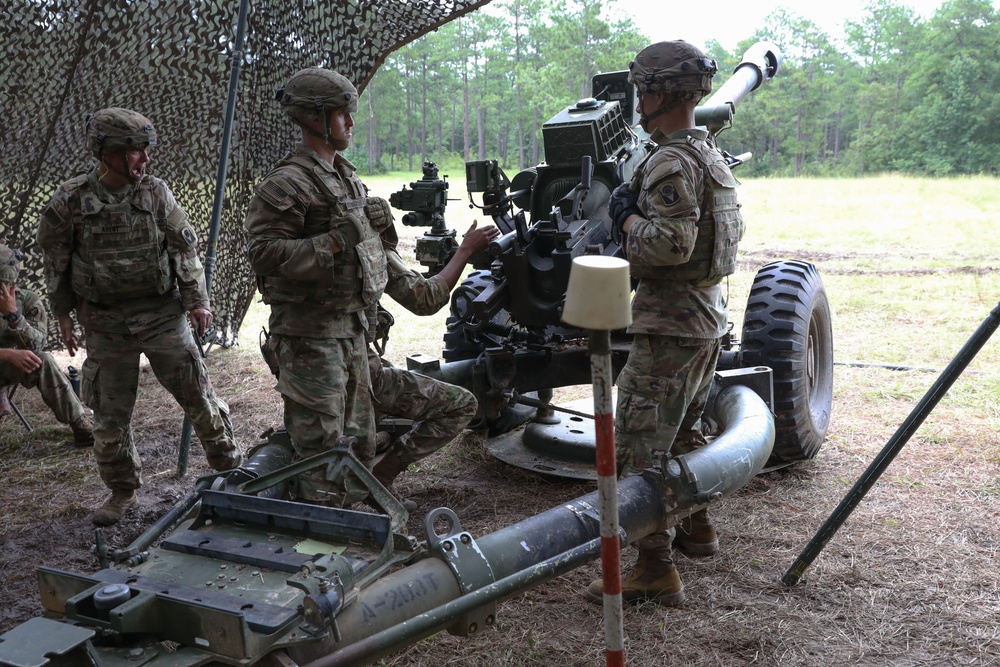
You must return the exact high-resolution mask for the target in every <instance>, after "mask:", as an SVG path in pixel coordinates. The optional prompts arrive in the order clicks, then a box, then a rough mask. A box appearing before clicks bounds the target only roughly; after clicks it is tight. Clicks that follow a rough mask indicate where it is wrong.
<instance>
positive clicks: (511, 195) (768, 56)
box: [409, 43, 833, 477]
mask: <svg viewBox="0 0 1000 667" xmlns="http://www.w3.org/2000/svg"><path fill="white" fill-rule="evenodd" d="M780 64H781V53H780V51H779V50H778V49H777V48H776V47H775V46H773V45H771V44H768V43H758V44H756V45H755V46H753V47H752V48H750V49H749V50H748V51H747V52H746V54H745V55H744V57H743V59H742V60H741V62H740V64H739V65H738V66H737V67H736V69H735V72H734V74H733V76H732V77H731V78H730V79H729V80H728V81H726V83H724V84H723V85H722V86H721V87H720V88H719V89H718V91H717V92H716V93H715V94H714V95H712V96H711V97H710V98H709V99H708V100H707V101H706V103H705V104H704V105H702V106H699V107H698V108H697V109H696V112H695V118H696V122H697V123H698V124H699V125H701V126H704V127H705V128H707V129H708V131H709V133H710V136H711V141H713V142H715V141H716V138H717V136H718V134H719V133H720V132H721V131H722V130H724V129H726V128H727V127H729V126H730V125H731V123H732V120H733V117H734V114H735V111H736V108H737V105H738V104H739V103H740V102H741V100H743V99H744V98H745V97H746V95H747V94H748V93H750V92H751V91H753V90H755V89H757V88H758V87H759V86H760V85H761V84H763V83H764V82H766V81H768V80H770V79H771V78H773V77H774V76H775V74H776V73H777V71H778V69H779V67H780ZM592 83H593V92H594V96H593V97H591V98H587V99H584V100H581V101H579V102H577V103H576V104H573V105H571V106H569V107H567V108H565V109H564V110H563V111H561V112H560V113H559V114H557V115H556V116H554V117H553V118H552V119H551V120H549V121H548V122H547V123H545V124H544V125H543V127H542V136H543V139H544V143H545V155H546V161H545V162H544V163H542V164H539V165H537V166H535V167H532V168H529V169H526V170H524V171H521V172H520V173H518V174H517V175H516V176H514V177H513V178H508V177H507V176H506V174H505V173H504V172H503V170H502V168H501V167H500V166H499V165H498V163H497V162H496V161H492V160H485V161H475V162H469V163H467V165H466V186H467V189H468V191H469V196H470V200H472V201H473V204H474V205H475V206H478V207H479V208H481V209H482V210H483V212H484V213H485V214H487V215H489V216H490V217H491V218H492V219H493V220H494V222H495V223H496V225H497V227H498V228H499V229H500V230H501V232H502V236H501V237H500V238H498V239H497V240H495V241H494V242H493V243H492V244H491V245H490V247H489V251H488V252H489V257H488V258H487V259H488V261H486V262H483V261H480V262H479V263H474V267H475V269H476V270H475V271H474V272H473V273H471V274H470V276H469V277H468V278H467V279H466V280H465V281H463V283H462V284H461V285H460V286H459V287H458V288H456V290H455V291H454V293H453V294H452V301H451V315H450V317H449V318H448V320H447V332H446V333H445V334H444V341H445V347H444V351H443V354H442V356H443V359H444V362H445V363H444V364H443V365H442V364H439V363H437V362H435V361H433V360H428V359H425V358H422V357H421V358H413V359H411V360H409V366H410V368H411V369H413V370H416V371H419V372H423V373H427V374H430V375H434V376H436V377H440V378H442V379H446V380H448V381H451V382H455V383H457V384H461V385H463V386H465V387H467V388H469V389H471V390H472V391H474V392H475V393H476V395H477V398H478V399H479V404H480V410H481V412H480V417H481V418H482V419H483V422H484V423H485V424H486V425H488V426H489V427H490V429H491V432H492V433H494V434H500V433H503V432H505V431H508V430H510V429H512V428H513V427H514V426H515V425H517V424H519V423H520V422H521V421H523V420H524V418H525V417H526V416H527V415H528V414H530V411H529V410H523V409H521V408H518V407H515V406H517V405H518V404H519V402H521V401H523V402H524V403H529V404H531V405H537V404H538V403H539V399H535V398H533V397H532V398H528V399H522V397H523V396H524V395H525V394H527V393H529V392H539V396H540V399H541V403H542V404H543V405H545V406H547V407H542V408H539V409H538V410H537V412H536V413H535V420H534V422H533V423H531V424H529V425H528V426H527V427H526V429H525V430H524V433H523V434H519V435H517V436H513V438H496V439H494V440H492V441H491V443H490V449H491V451H492V452H493V453H494V455H496V456H498V457H499V458H501V459H503V460H505V461H508V462H510V463H514V464H515V465H520V466H522V467H526V468H531V469H536V470H542V471H545V472H548V473H551V474H561V475H565V476H584V477H590V476H592V475H593V469H592V466H593V442H594V438H593V434H592V433H591V432H590V430H589V427H588V425H587V424H585V423H584V424H579V423H576V422H577V421H579V416H578V415H574V417H573V421H572V423H567V422H566V421H564V420H560V419H559V418H558V417H557V416H556V415H554V414H553V411H558V408H556V407H554V406H552V407H548V404H547V401H548V399H549V398H550V397H551V395H552V389H554V388H557V387H563V386H570V385H576V384H588V383H589V367H588V361H587V348H586V339H587V332H586V331H583V330H580V329H576V328H573V327H569V326H567V325H565V324H564V323H563V322H562V320H561V315H562V306H563V303H564V300H565V294H566V287H567V284H568V281H569V270H570V266H571V264H572V262H573V259H574V258H575V257H578V256H580V255H583V254H599V255H608V256H618V257H621V256H623V250H622V247H621V245H620V243H619V242H618V241H617V240H616V239H614V238H613V236H612V233H611V221H610V219H609V216H608V200H609V197H610V194H611V192H612V191H613V190H614V189H615V187H617V186H618V185H619V184H621V183H623V182H627V181H628V180H630V179H631V177H632V174H633V172H634V171H635V169H636V167H637V165H638V164H639V163H640V162H641V161H642V160H643V159H644V158H645V157H646V155H648V153H649V151H650V150H651V149H652V145H651V144H650V142H649V141H648V140H647V139H644V138H643V137H642V136H640V133H641V130H638V129H635V128H633V127H632V124H631V123H632V111H633V109H632V108H633V106H634V105H633V99H634V89H633V88H632V86H631V84H629V83H628V72H611V73H605V74H598V75H597V76H595V77H594V79H593V82H592ZM722 153H723V155H724V156H725V158H726V159H727V161H728V162H729V164H730V165H732V166H736V165H739V164H741V163H743V162H745V161H746V160H747V159H749V154H745V155H739V156H733V155H730V154H729V153H727V152H725V151H722ZM476 196H481V203H480V204H475V200H474V197H476ZM783 302H787V303H790V304H793V307H792V308H790V309H789V308H786V307H784V306H783V305H782V303H783ZM746 313H747V316H746V318H745V320H744V324H743V329H742V336H741V338H737V337H736V336H735V335H732V334H730V335H727V336H726V337H725V339H724V341H723V353H722V356H721V359H720V362H719V369H720V370H721V371H724V372H733V373H736V374H738V375H740V377H741V378H742V381H745V382H748V383H751V384H754V386H759V387H760V388H761V395H762V396H765V400H767V402H768V404H769V405H771V406H772V407H773V409H774V410H775V413H776V416H777V417H778V439H777V444H776V447H775V451H774V463H778V462H781V463H788V462H792V461H796V460H801V459H806V458H810V457H812V456H814V455H815V453H816V452H817V451H818V449H819V447H820V445H821V443H822V441H823V437H824V436H825V433H826V428H827V424H828V420H829V411H830V404H831V402H832V376H833V349H832V330H831V326H830V314H829V306H828V304H827V300H826V293H825V291H824V289H823V286H822V282H821V281H820V279H819V275H818V273H817V271H816V269H815V267H813V266H812V265H811V264H807V263H804V262H797V261H786V262H776V263H773V264H770V265H768V266H766V267H764V268H762V269H761V270H760V271H759V272H758V274H757V277H756V279H755V281H754V287H753V289H752V291H751V295H750V298H749V300H748V304H747V309H746ZM629 346H630V336H628V335H627V334H626V333H625V332H623V331H618V332H612V364H613V367H614V369H615V372H617V371H618V370H619V369H620V368H621V367H622V365H624V363H625V361H626V359H627V358H628V351H629ZM753 369H764V370H767V371H768V372H769V373H772V375H769V376H768V378H767V379H762V378H759V377H757V374H758V373H759V371H755V370H753ZM772 382H773V393H772V389H771V384H772ZM765 385H766V387H765ZM512 440H513V441H512Z"/></svg>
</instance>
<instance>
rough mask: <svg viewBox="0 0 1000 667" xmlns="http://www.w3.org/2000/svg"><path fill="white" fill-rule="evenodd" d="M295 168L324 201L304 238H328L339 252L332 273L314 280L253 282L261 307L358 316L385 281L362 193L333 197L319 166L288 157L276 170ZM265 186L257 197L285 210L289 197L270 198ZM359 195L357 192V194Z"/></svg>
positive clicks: (313, 211)
mask: <svg viewBox="0 0 1000 667" xmlns="http://www.w3.org/2000/svg"><path fill="white" fill-rule="evenodd" d="M287 164H295V165H298V166H299V167H302V169H303V170H304V171H305V172H306V173H308V174H309V176H310V178H311V180H312V182H313V183H314V184H315V185H316V187H317V189H318V190H319V192H320V193H321V194H322V195H323V198H324V199H325V201H326V205H325V206H313V207H312V208H310V209H309V212H308V213H307V214H306V219H305V227H304V233H305V236H306V237H307V238H308V237H313V236H318V235H320V234H324V233H330V232H333V233H334V235H335V237H336V238H337V239H338V242H339V245H340V246H341V252H339V253H338V254H337V255H336V259H335V261H334V269H333V271H332V272H331V273H330V274H329V275H328V276H324V277H322V278H318V279H315V280H308V281H304V280H293V279H290V278H282V277H278V276H258V277H257V279H258V288H259V289H260V293H261V294H262V295H263V297H264V302H265V303H281V302H284V303H296V302H298V303H301V302H309V303H315V304H317V305H324V306H328V307H332V308H334V309H337V310H343V311H345V312H356V311H359V310H364V309H365V308H367V307H369V306H373V305H374V304H376V303H378V300H379V298H381V296H382V291H383V290H384V289H385V285H386V282H387V281H388V272H387V260H386V257H385V251H384V250H383V249H382V241H381V239H380V238H379V235H378V233H377V232H376V231H375V229H374V228H373V227H372V225H371V224H370V223H369V221H368V216H367V214H366V203H367V196H366V195H365V193H364V192H355V193H353V194H354V195H356V196H354V197H352V196H350V194H337V192H338V189H340V187H339V183H338V182H337V180H336V179H335V178H334V177H333V176H332V175H331V174H329V173H328V172H327V171H326V170H325V169H323V168H322V167H321V166H320V165H317V164H316V163H315V162H314V161H312V160H310V159H308V158H306V157H303V156H300V155H291V156H288V157H286V158H285V159H283V160H282V161H281V162H279V163H278V165H277V167H281V166H283V165H287ZM267 186H268V183H267V182H265V184H264V186H262V188H261V189H260V191H259V194H260V195H261V196H262V197H263V198H264V199H266V200H267V201H268V203H270V204H271V205H272V206H275V207H276V208H278V209H279V210H284V209H287V208H288V207H289V206H291V204H292V202H291V199H290V197H281V196H277V197H276V196H275V193H273V192H269V188H268V187H267ZM358 189H360V188H358Z"/></svg>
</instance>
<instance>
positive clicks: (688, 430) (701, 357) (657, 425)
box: [615, 334, 721, 549]
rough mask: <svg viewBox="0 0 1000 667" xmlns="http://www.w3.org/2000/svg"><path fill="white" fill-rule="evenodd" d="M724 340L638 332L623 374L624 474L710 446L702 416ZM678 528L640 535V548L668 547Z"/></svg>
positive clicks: (618, 419) (620, 430) (618, 430)
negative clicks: (662, 456)
mask: <svg viewBox="0 0 1000 667" xmlns="http://www.w3.org/2000/svg"><path fill="white" fill-rule="evenodd" d="M720 343H721V341H720V340H719V339H714V340H705V339H691V338H681V337H677V336H654V335H649V334H636V335H635V338H634V339H633V342H632V348H631V350H630V351H629V357H628V362H626V364H625V368H623V369H622V371H621V373H620V374H619V375H618V380H617V385H618V403H617V407H616V410H615V446H616V459H617V464H618V470H619V474H621V475H629V474H638V473H639V472H641V471H642V470H643V469H645V468H649V467H651V466H652V465H653V464H654V452H656V451H668V452H670V454H671V455H673V456H677V455H679V454H686V453H688V452H691V451H694V450H695V449H697V448H699V447H702V446H704V445H705V444H706V440H705V436H704V434H702V431H701V415H702V413H703V412H704V411H705V406H706V404H707V402H708V394H709V392H710V391H711V389H712V381H713V379H714V377H715V367H716V364H717V362H718V360H719V351H720V349H721V344H720ZM673 537H674V529H673V528H670V529H668V530H664V531H658V532H655V533H652V534H650V535H647V536H646V537H643V538H641V539H639V540H638V541H637V542H636V546H638V547H639V548H640V549H655V548H659V547H669V546H670V545H671V544H672V543H673Z"/></svg>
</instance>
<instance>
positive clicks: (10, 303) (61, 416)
mask: <svg viewBox="0 0 1000 667" xmlns="http://www.w3.org/2000/svg"><path fill="white" fill-rule="evenodd" d="M20 260H21V253H20V252H19V251H17V250H16V249H12V248H8V247H7V246H5V245H3V244H0V417H2V416H3V415H4V414H6V410H5V408H7V407H8V406H9V403H8V402H7V397H8V391H9V387H10V386H11V385H17V384H20V385H21V386H24V387H29V388H30V387H37V388H38V391H39V393H40V394H41V395H42V400H43V401H45V404H46V405H47V406H49V408H50V409H51V410H52V413H53V414H54V415H55V417H56V419H57V420H58V421H59V422H60V423H63V424H69V426H70V428H72V429H73V445H75V446H77V447H90V446H91V445H93V444H94V435H93V433H92V429H93V424H92V423H91V421H90V417H89V416H88V415H87V414H86V412H85V411H84V409H83V406H81V405H80V401H79V399H77V397H76V394H75V393H73V388H72V387H71V386H70V383H69V379H68V378H67V377H66V375H65V374H64V373H63V372H62V371H61V370H60V369H59V365H58V364H57V363H56V360H55V359H54V358H53V357H52V355H51V354H49V353H48V352H45V351H44V348H45V339H46V337H47V335H48V327H47V325H46V315H45V307H44V306H43V305H42V300H41V299H40V298H38V295H36V294H35V293H34V292H32V291H31V290H27V289H22V288H21V287H19V286H18V284H17V279H18V274H19V273H20V269H21V266H20Z"/></svg>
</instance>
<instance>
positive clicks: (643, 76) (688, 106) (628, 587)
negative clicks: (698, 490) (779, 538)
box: [588, 41, 743, 605]
mask: <svg viewBox="0 0 1000 667" xmlns="http://www.w3.org/2000/svg"><path fill="white" fill-rule="evenodd" d="M716 69H717V67H716V64H715V62H714V61H713V60H710V59H709V58H708V57H707V56H706V55H705V54H704V53H703V52H702V51H701V50H700V49H698V48H697V47H695V46H693V45H691V44H689V43H687V42H683V41H672V42H658V43H656V44H652V45H650V46H648V47H646V48H645V49H643V50H642V51H640V52H639V53H638V54H637V55H636V57H635V60H634V61H633V62H632V63H631V64H630V65H629V81H630V82H631V83H632V84H634V85H635V87H636V91H637V103H636V111H637V112H638V113H639V118H640V123H641V125H642V127H643V129H644V130H646V131H647V132H650V141H651V142H652V143H653V144H654V150H653V151H652V152H651V153H650V155H649V156H648V157H647V158H646V160H645V161H644V162H643V163H641V164H640V165H639V166H638V167H637V168H636V171H635V174H634V176H633V178H632V180H631V182H629V183H624V184H622V185H620V186H619V187H618V188H616V189H615V191H614V192H613V193H612V196H611V199H610V201H609V206H608V209H609V214H610V216H611V218H612V225H613V226H614V228H615V229H616V230H617V231H619V232H620V233H621V234H623V235H624V241H623V246H624V248H625V251H626V255H627V257H628V260H629V263H630V265H631V273H632V276H633V277H635V278H639V284H638V287H637V288H636V292H635V297H634V299H633V301H632V325H631V326H630V327H629V332H630V333H632V334H634V339H633V343H632V348H631V352H630V353H629V359H628V362H627V363H626V365H625V367H624V368H623V369H622V371H621V373H620V374H619V376H618V379H617V385H618V399H617V400H618V405H617V409H616V411H615V440H616V444H617V448H618V464H619V465H618V469H619V470H621V471H622V472H623V474H630V473H635V472H637V471H640V470H642V469H644V468H649V467H651V466H652V465H653V464H654V462H655V460H656V458H658V457H661V456H670V455H678V454H683V453H687V452H690V451H692V450H694V449H697V448H698V447H701V446H703V445H704V444H705V438H704V436H703V435H702V431H701V415H702V412H703V411H704V409H705V404H706V401H707V397H708V393H709V390H710V389H711V386H712V379H713V376H714V373H715V367H716V362H717V361H718V358H719V351H720V347H721V346H720V343H721V338H722V336H723V334H725V332H726V330H727V315H726V303H725V300H724V298H723V294H722V289H721V287H720V283H721V281H722V279H723V278H725V277H726V276H727V275H729V274H731V273H733V271H734V270H735V265H736V249H737V244H738V242H739V240H740V239H741V238H742V236H743V219H742V217H741V215H740V210H739V203H738V201H737V198H736V186H737V181H736V179H735V178H734V177H733V175H732V172H730V170H729V167H728V165H727V164H726V161H725V159H724V158H723V156H722V154H721V153H720V152H719V151H718V150H717V149H716V148H715V146H714V145H713V142H712V141H711V138H710V136H709V134H708V132H706V131H705V130H703V129H699V128H696V127H695V120H694V111H695V107H696V106H697V104H698V102H699V101H700V100H701V98H702V97H704V96H705V95H707V94H708V93H709V92H710V91H711V89H712V76H713V74H715V71H716ZM674 545H676V546H677V547H679V548H681V549H684V550H685V551H687V552H688V553H690V554H692V555H699V556H703V555H711V554H713V553H715V552H716V551H717V550H718V545H719V543H718V536H717V534H716V530H715V528H714V526H713V525H712V523H711V521H710V520H709V517H708V513H707V511H706V510H704V509H703V510H700V511H698V512H696V513H694V514H692V515H691V516H690V517H688V518H686V519H684V520H683V521H682V523H681V524H680V525H679V526H677V527H676V528H674V527H669V528H668V527H665V529H664V530H662V531H660V532H657V533H654V534H652V535H649V536H647V537H644V538H642V539H640V540H638V541H637V542H636V546H637V547H638V550H639V559H638V562H637V563H636V567H635V569H634V570H633V571H632V573H631V574H630V575H629V576H628V577H626V579H625V580H624V581H623V582H622V597H623V599H626V600H633V601H635V600H639V601H641V600H654V601H657V602H659V603H661V604H665V605H677V604H680V603H681V602H683V600H684V587H683V584H682V583H681V580H680V576H679V575H678V573H677V569H676V568H675V567H674V562H673V558H672V553H673V552H672V548H673V546H674ZM602 594H603V588H602V586H601V582H600V581H596V582H594V583H592V584H591V585H590V587H589V589H588V597H589V598H590V599H591V600H597V601H600V600H601V599H602Z"/></svg>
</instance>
